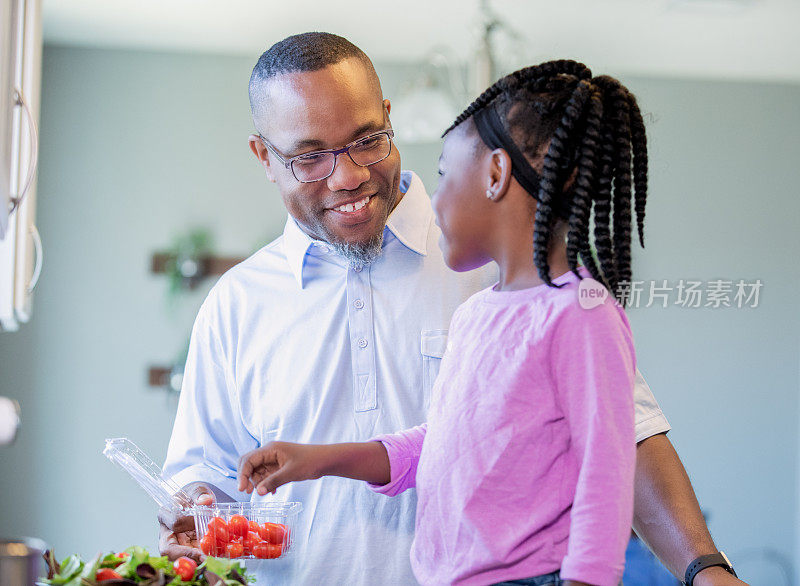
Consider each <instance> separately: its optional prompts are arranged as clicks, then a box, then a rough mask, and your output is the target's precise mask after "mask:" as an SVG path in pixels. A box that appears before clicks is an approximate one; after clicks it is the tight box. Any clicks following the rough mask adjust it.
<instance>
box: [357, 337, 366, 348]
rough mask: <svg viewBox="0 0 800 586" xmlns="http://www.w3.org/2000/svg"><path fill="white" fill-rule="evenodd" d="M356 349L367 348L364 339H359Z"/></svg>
mask: <svg viewBox="0 0 800 586" xmlns="http://www.w3.org/2000/svg"><path fill="white" fill-rule="evenodd" d="M358 347H359V348H366V347H367V341H366V340H365V339H364V338H359V340H358Z"/></svg>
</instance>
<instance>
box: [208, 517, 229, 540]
mask: <svg viewBox="0 0 800 586" xmlns="http://www.w3.org/2000/svg"><path fill="white" fill-rule="evenodd" d="M207 535H213V536H214V539H215V540H216V542H217V544H218V545H227V544H228V542H229V541H230V532H229V531H228V525H227V524H226V523H225V521H224V520H223V519H222V518H221V517H214V518H213V519H211V521H209V522H208V533H207Z"/></svg>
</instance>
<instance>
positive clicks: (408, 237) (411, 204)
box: [386, 171, 433, 256]
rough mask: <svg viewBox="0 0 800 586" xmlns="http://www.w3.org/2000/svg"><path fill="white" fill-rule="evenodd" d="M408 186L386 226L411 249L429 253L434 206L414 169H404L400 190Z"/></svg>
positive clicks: (423, 253) (423, 254)
mask: <svg viewBox="0 0 800 586" xmlns="http://www.w3.org/2000/svg"><path fill="white" fill-rule="evenodd" d="M406 185H407V186H408V189H406V190H405V195H404V196H403V199H401V200H400V203H399V204H397V207H396V208H394V210H393V211H392V213H391V214H389V220H388V221H387V222H386V227H387V228H389V230H390V231H391V232H392V234H394V235H395V237H396V238H397V239H398V240H399V241H400V242H402V243H403V245H405V247H406V248H408V249H409V250H413V251H414V252H416V253H417V254H419V255H422V256H426V255H427V254H428V230H429V229H430V227H431V221H432V220H433V208H432V207H431V200H430V198H429V197H428V193H427V192H426V191H425V186H424V185H423V184H422V180H421V179H420V178H419V177H418V176H417V174H416V173H414V172H413V171H403V173H402V175H401V178H400V191H401V192H402V191H403V187H405V186H406Z"/></svg>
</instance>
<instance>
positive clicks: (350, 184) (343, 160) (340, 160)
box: [328, 153, 369, 191]
mask: <svg viewBox="0 0 800 586" xmlns="http://www.w3.org/2000/svg"><path fill="white" fill-rule="evenodd" d="M368 179H369V168H368V167H362V166H360V165H356V164H355V163H354V162H353V160H352V159H351V158H350V157H349V156H348V155H347V153H342V154H340V155H339V156H338V157H336V167H335V168H334V169H333V173H332V174H331V176H330V177H328V189H330V190H331V191H342V190H344V191H353V190H355V189H358V188H359V187H360V186H361V184H362V183H364V182H365V181H367V180H368Z"/></svg>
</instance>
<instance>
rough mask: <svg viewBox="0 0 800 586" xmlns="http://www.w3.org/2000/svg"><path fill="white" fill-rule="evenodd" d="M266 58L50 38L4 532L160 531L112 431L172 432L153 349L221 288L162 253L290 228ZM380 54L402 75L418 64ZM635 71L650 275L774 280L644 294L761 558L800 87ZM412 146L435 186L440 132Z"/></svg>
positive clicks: (693, 443)
mask: <svg viewBox="0 0 800 586" xmlns="http://www.w3.org/2000/svg"><path fill="white" fill-rule="evenodd" d="M254 57H255V56H254ZM252 61H253V59H247V58H234V57H216V56H207V55H203V56H200V55H184V54H166V53H163V54H159V53H134V52H127V51H114V50H91V49H74V48H63V47H46V50H45V54H44V75H43V86H44V87H43V99H42V120H41V128H42V130H41V135H42V151H41V172H40V179H39V227H40V231H41V233H42V235H43V239H44V244H45V247H46V263H45V270H44V273H43V275H42V279H41V283H40V285H39V290H38V292H37V295H36V300H35V312H34V318H33V320H32V322H31V323H30V324H28V325H26V326H24V327H23V329H22V331H21V332H19V333H16V334H2V335H0V394H2V395H9V396H12V397H15V398H17V399H18V400H19V401H20V403H21V404H22V409H23V417H24V427H23V429H22V431H21V433H20V436H19V439H18V442H17V443H16V444H15V445H14V446H12V447H7V448H0V490H2V494H3V495H4V497H5V498H4V499H3V503H2V504H0V534H6V535H23V534H30V535H37V536H41V537H43V538H45V539H46V540H48V541H49V542H50V543H51V544H52V545H54V546H55V548H56V551H57V553H58V554H59V555H62V556H63V555H66V554H67V553H69V552H79V553H81V554H82V555H87V556H88V555H92V554H94V553H96V552H97V551H100V550H108V549H117V548H123V547H125V546H127V545H130V544H132V543H139V544H142V545H145V546H148V547H151V548H155V545H156V543H155V541H156V540H155V534H156V533H155V523H154V514H155V504H154V503H152V502H151V501H150V500H149V499H148V497H147V496H146V495H145V494H144V492H142V491H141V490H140V489H138V488H137V487H136V486H135V485H133V484H132V482H131V481H130V480H129V479H128V478H127V477H126V476H124V475H123V474H122V473H121V472H120V471H119V470H118V469H116V468H115V467H113V465H112V464H111V463H109V462H108V461H107V460H105V458H103V457H102V455H101V450H102V448H103V440H104V438H107V437H115V436H128V437H130V438H132V439H133V440H134V441H136V442H137V443H138V444H139V445H140V447H142V448H143V449H144V450H145V451H147V452H148V453H150V454H151V455H152V456H153V457H154V458H155V459H157V460H161V459H163V457H164V454H165V450H166V444H167V440H168V437H169V433H170V429H171V424H172V420H173V417H174V412H175V398H174V397H172V398H171V397H169V396H167V394H166V393H165V392H163V391H161V390H157V389H151V388H148V387H147V385H146V369H147V366H148V365H149V364H151V363H163V362H165V361H169V360H171V359H172V358H173V357H174V356H175V355H176V354H178V353H179V352H180V350H181V348H182V345H183V344H184V341H185V337H186V335H187V334H188V329H189V327H190V325H191V321H192V317H193V314H194V312H195V311H196V309H197V307H198V305H199V303H200V301H201V300H202V297H203V295H204V291H205V288H201V289H200V290H199V291H197V292H195V293H193V294H190V295H187V296H185V297H184V298H182V299H181V300H180V301H179V303H178V304H176V305H175V306H174V307H172V309H170V307H169V306H168V304H167V303H166V300H165V296H166V289H167V283H166V279H165V278H164V277H163V276H156V275H152V274H150V273H149V272H148V270H149V260H150V255H151V253H153V252H154V251H156V250H158V249H163V248H165V247H168V246H169V245H170V244H171V243H172V241H173V239H174V237H175V236H176V235H177V234H179V233H182V232H185V231H186V230H187V229H188V228H191V227H193V226H208V227H210V228H211V229H212V230H213V232H214V235H215V236H216V239H217V243H218V251H219V252H221V253H230V254H247V253H249V252H251V251H252V250H254V249H255V248H256V247H257V246H259V245H260V244H262V243H264V242H266V241H268V240H270V239H271V238H273V237H274V236H276V235H277V234H279V233H280V231H281V229H282V225H283V222H284V219H285V213H284V211H283V208H282V205H281V202H280V199H279V197H278V194H277V192H276V191H275V190H274V188H273V186H272V185H271V184H269V183H267V182H266V180H265V179H264V178H263V175H262V172H261V170H260V167H259V166H258V165H257V164H256V163H255V161H254V160H253V159H252V156H251V154H250V152H249V149H248V147H247V143H246V139H247V135H248V133H249V132H250V130H251V123H250V120H249V115H248V104H247V95H246V82H247V79H248V76H249V70H250V67H251V65H252ZM378 69H379V73H380V74H381V76H382V78H383V80H384V89H385V93H386V94H387V95H389V96H390V97H391V95H392V91H393V88H395V87H397V85H398V84H399V82H400V81H401V80H402V74H403V72H405V71H407V67H406V66H396V65H386V64H384V65H382V66H380V64H379V67H378ZM624 81H625V82H626V83H627V84H628V85H629V87H630V88H631V89H632V90H633V91H634V92H635V93H637V95H638V96H639V99H640V103H641V104H642V107H643V109H644V110H645V111H647V112H650V113H652V117H650V120H649V133H650V140H651V143H650V144H651V183H650V201H649V204H648V219H647V249H646V250H645V251H641V252H639V253H637V254H636V267H635V275H636V276H637V278H639V279H643V280H650V279H657V280H659V281H660V280H663V279H667V280H669V281H672V282H674V281H677V280H679V279H696V280H702V281H708V280H711V279H716V278H722V279H730V280H738V279H745V280H755V279H761V281H762V282H763V283H764V285H763V289H762V291H761V299H760V305H759V307H758V308H755V309H735V308H721V309H710V308H708V309H705V308H704V309H687V308H679V307H669V308H667V309H662V308H660V307H655V306H654V307H649V308H638V309H632V310H631V311H630V316H631V321H632V324H633V327H634V333H635V335H636V340H637V349H638V357H639V365H640V367H641V369H642V370H643V372H644V373H645V375H646V377H647V378H648V380H649V382H650V383H651V385H652V387H653V388H654V390H655V392H656V394H657V397H658V399H659V400H660V402H661V404H662V406H663V407H664V409H665V411H666V412H667V415H668V417H669V419H670V421H671V423H672V425H673V431H672V432H671V434H670V437H671V438H672V441H673V442H674V443H675V445H676V446H677V448H678V450H679V452H680V454H681V456H682V458H683V461H684V463H685V464H686V467H687V468H688V470H689V473H690V475H691V477H692V480H693V482H694V484H695V487H696V489H697V492H698V495H699V497H700V499H701V502H702V504H703V507H704V508H705V509H706V510H707V512H708V514H709V515H710V526H711V528H712V532H713V533H714V535H715V537H716V538H717V540H718V542H719V543H720V544H721V546H722V547H724V548H725V549H726V550H727V551H728V553H729V554H732V557H734V561H737V560H736V556H737V554H739V559H740V562H739V564H740V568H741V569H743V570H747V571H751V572H765V574H762V576H764V575H766V572H769V571H774V570H770V569H769V568H767V566H766V565H765V564H764V563H761V562H760V561H759V559H758V558H759V556H760V555H762V554H761V553H759V552H761V551H762V550H764V548H770V549H772V550H775V551H777V552H778V553H779V554H781V555H782V556H785V557H786V558H789V559H790V560H792V561H793V562H796V561H797V558H796V543H797V541H796V539H797V536H796V534H795V530H794V527H795V525H797V519H798V502H797V495H798V484H797V478H796V476H797V474H796V472H797V467H798V433H797V431H798V430H797V427H798V403H797V397H798V390H800V380H799V375H798V366H799V364H798V348H800V344H799V343H798V331H799V330H800V323H798V322H799V321H800V320H799V319H798V309H797V305H796V304H795V302H794V297H795V296H796V292H797V291H798V290H800V276H799V275H798V267H797V262H796V261H795V260H793V253H794V251H796V250H798V248H800V238H799V237H798V233H797V228H798V226H797V224H798V219H799V218H800V199H798V190H797V185H798V183H800V170H798V165H797V161H799V160H800V145H799V144H798V140H797V136H798V135H799V134H800V116H799V115H798V113H797V104H798V103H800V88H798V87H796V86H780V85H758V84H737V83H720V82H699V81H676V80H648V79H638V78H637V79H625V80H624ZM402 153H403V159H404V164H405V166H406V167H413V168H415V169H416V170H417V171H418V172H419V173H420V174H421V175H422V177H423V179H424V180H425V181H426V183H427V184H428V186H429V187H430V188H431V189H432V188H433V186H434V185H435V165H436V157H437V156H438V146H437V145H431V146H426V147H413V148H412V147H405V148H403V149H402ZM673 299H674V298H673ZM759 582H760V580H758V579H756V580H755V583H759ZM764 583H766V582H764Z"/></svg>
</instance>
